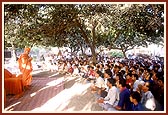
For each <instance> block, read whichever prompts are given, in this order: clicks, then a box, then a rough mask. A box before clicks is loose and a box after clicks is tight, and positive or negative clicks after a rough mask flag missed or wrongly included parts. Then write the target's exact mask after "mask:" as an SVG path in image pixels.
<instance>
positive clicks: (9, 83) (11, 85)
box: [4, 69, 23, 94]
mask: <svg viewBox="0 0 168 115" xmlns="http://www.w3.org/2000/svg"><path fill="white" fill-rule="evenodd" d="M11 74H12V73H10V72H9V71H8V70H7V69H5V71H4V75H5V81H4V85H5V86H4V88H5V93H6V94H20V93H22V91H23V85H22V77H21V76H18V77H16V75H15V74H12V76H11Z"/></svg>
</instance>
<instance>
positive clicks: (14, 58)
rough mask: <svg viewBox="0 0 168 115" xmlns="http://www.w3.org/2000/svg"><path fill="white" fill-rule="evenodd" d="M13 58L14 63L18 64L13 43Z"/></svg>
mask: <svg viewBox="0 0 168 115" xmlns="http://www.w3.org/2000/svg"><path fill="white" fill-rule="evenodd" d="M12 58H13V61H14V62H16V51H15V46H14V45H13V43H12Z"/></svg>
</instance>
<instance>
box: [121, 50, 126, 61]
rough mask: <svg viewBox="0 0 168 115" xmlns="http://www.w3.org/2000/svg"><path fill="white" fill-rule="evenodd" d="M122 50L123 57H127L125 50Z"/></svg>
mask: <svg viewBox="0 0 168 115" xmlns="http://www.w3.org/2000/svg"><path fill="white" fill-rule="evenodd" d="M121 51H122V53H123V55H124V57H125V59H127V56H126V54H125V53H126V51H125V50H121Z"/></svg>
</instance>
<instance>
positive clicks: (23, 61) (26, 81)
mask: <svg viewBox="0 0 168 115" xmlns="http://www.w3.org/2000/svg"><path fill="white" fill-rule="evenodd" d="M25 50H27V49H25ZM31 60H32V58H31V57H29V56H28V54H26V53H23V54H21V55H20V58H19V59H18V63H19V69H20V72H21V73H22V79H23V85H24V86H26V85H30V84H31V81H32V75H31V73H32V70H33V69H32V63H31Z"/></svg>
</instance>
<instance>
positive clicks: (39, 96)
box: [5, 72, 102, 113]
mask: <svg viewBox="0 0 168 115" xmlns="http://www.w3.org/2000/svg"><path fill="white" fill-rule="evenodd" d="M89 87H90V83H85V81H83V80H81V78H80V77H70V76H67V75H64V76H63V75H58V74H57V73H54V72H52V73H51V72H41V73H37V74H34V75H33V81H32V85H31V88H30V89H29V90H26V91H25V93H24V95H23V96H22V97H21V98H19V99H15V98H13V96H7V103H6V105H5V112H9V111H10V112H27V111H28V112H47V113H48V112H93V111H102V110H101V108H100V107H99V106H98V104H97V103H96V101H95V97H94V96H93V94H92V93H91V92H90V90H89Z"/></svg>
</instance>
